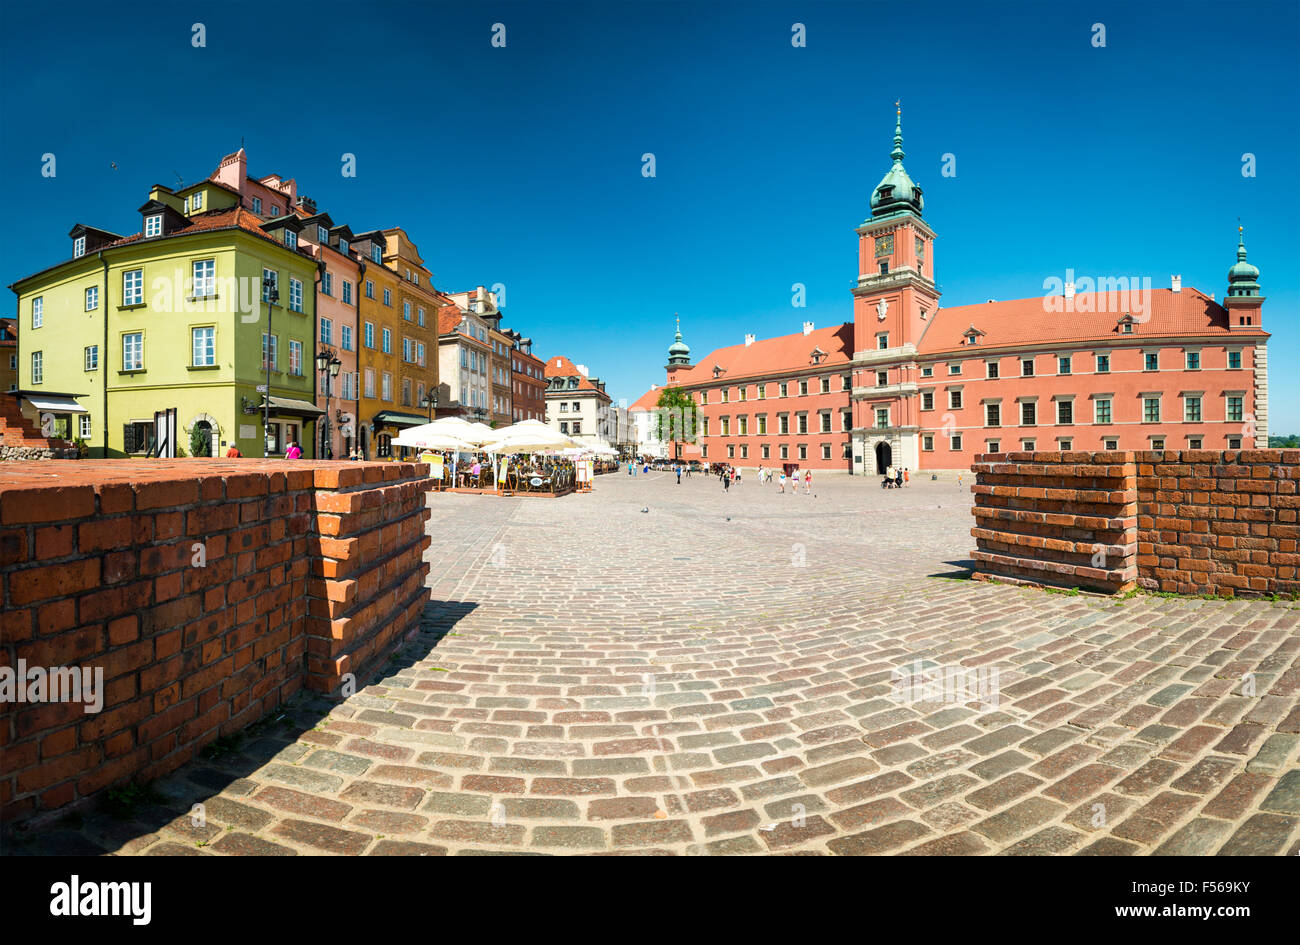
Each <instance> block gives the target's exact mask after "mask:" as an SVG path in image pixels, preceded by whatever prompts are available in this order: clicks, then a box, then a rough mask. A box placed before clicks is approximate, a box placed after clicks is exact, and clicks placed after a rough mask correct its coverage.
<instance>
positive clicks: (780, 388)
mask: <svg viewBox="0 0 1300 945" xmlns="http://www.w3.org/2000/svg"><path fill="white" fill-rule="evenodd" d="M814 382H815V383H816V384H817V385H818V393H822V394H829V393H830V392H831V379H830V377H827V376H823V377H820V378H812V379H809V378H803V379H801V380H798V381H795V382H794V383H795V384H796V385H797V388H798V392H799V396H800V397H803V396H806V395H807V394H808V393H809V392H810V385H811V384H812V383H814ZM790 384H791V382H790V381H778V382H777V396H778V397H789V396H790ZM754 386H755V389H756V399H758V400H767V387H768V385H767V383H766V382H764V383H760V384H756V385H754ZM852 388H853V379H852V378H851V377H850V376H849V375H848V374H845V375H843V376H841V377H840V390H851V389H852ZM733 389H734V390H735V391H736V394H737V398H736V399H737V401H740V402H743V401H746V400H748V399H749V386H748V385H745V384H742V385H740V386H739V387H736V388H731V387H720V388H718V395H719V397H720V400H718V401H717V402H718V403H723V404H726V403H730V402H731V392H732V390H733ZM708 403H709V392H708V391H707V390H703V391H700V404H701V405H704V406H707V405H708Z"/></svg>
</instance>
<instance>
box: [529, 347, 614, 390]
mask: <svg viewBox="0 0 1300 945" xmlns="http://www.w3.org/2000/svg"><path fill="white" fill-rule="evenodd" d="M542 373H543V374H545V375H546V377H548V378H551V377H576V378H577V379H578V390H592V391H595V392H596V393H597V394H600V395H601V396H602V397H605V398H607V399H608V398H609V395H608V394H606V393H605V392H604V391H603V390H601V389H600V388H599V387H597V386H596V385H595V384H593V383H591V381H590V380H589V379H588V378H587V377H586V376H585V375H584V374H583V373H582V372H581V371H579V370H578V366H577V365H576V364H574V363H573V362H572V361H570V360H569V359H568V358H566V357H563V356H556V357H554V358H547V360H546V367H545V368H543V369H542Z"/></svg>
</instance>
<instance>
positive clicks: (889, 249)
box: [876, 233, 894, 256]
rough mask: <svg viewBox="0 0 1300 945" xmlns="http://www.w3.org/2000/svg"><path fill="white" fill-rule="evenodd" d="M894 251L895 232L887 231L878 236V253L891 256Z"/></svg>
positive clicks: (878, 254)
mask: <svg viewBox="0 0 1300 945" xmlns="http://www.w3.org/2000/svg"><path fill="white" fill-rule="evenodd" d="M893 252H894V234H893V233H887V234H886V235H884V236H877V237H876V255H877V256H889V255H892V254H893Z"/></svg>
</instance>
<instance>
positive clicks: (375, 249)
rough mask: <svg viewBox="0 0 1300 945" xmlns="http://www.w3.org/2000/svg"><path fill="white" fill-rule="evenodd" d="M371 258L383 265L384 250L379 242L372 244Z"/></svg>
mask: <svg viewBox="0 0 1300 945" xmlns="http://www.w3.org/2000/svg"><path fill="white" fill-rule="evenodd" d="M370 258H371V259H373V260H374V261H375V262H377V263H379V264H380V265H383V262H384V252H383V250H381V249H380V248H379V244H377V243H371V244H370Z"/></svg>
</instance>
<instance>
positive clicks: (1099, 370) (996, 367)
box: [876, 348, 1241, 384]
mask: <svg viewBox="0 0 1300 945" xmlns="http://www.w3.org/2000/svg"><path fill="white" fill-rule="evenodd" d="M1093 358H1094V360H1093V371H1094V373H1096V374H1109V373H1110V364H1111V360H1110V359H1111V356H1110V355H1109V354H1096V355H1094V356H1093ZM1000 364H1001V362H1000V361H986V362H985V363H984V376H985V377H989V378H996V377H999V376H1000V375H999V371H1000V370H1001V367H1000ZM1036 364H1037V360H1036V359H1035V358H1021V359H1020V376H1021V377H1033V376H1034V372H1035V370H1036ZM1227 367H1228V368H1229V369H1230V370H1239V369H1240V368H1241V350H1240V349H1237V348H1233V349H1229V351H1228V357H1227ZM1160 369H1161V368H1160V352H1159V351H1144V352H1142V370H1144V371H1159V370H1160ZM1183 369H1184V370H1188V371H1199V370H1201V352H1200V351H1199V350H1191V351H1184V352H1183ZM884 373H885V372H883V371H878V372H876V382H877V384H883V383H884V382H883V381H881V380H880V376H881V375H882V374H884ZM961 373H962V362H960V361H953V362H950V363H949V364H948V375H949V376H950V377H954V376H957V375H960V374H961ZM1056 373H1057V374H1058V375H1061V374H1073V373H1074V356H1073V355H1061V356H1058V357H1057V358H1056ZM921 376H922V377H934V366H933V365H929V364H927V365H924V366H923V367H922V368H921Z"/></svg>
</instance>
